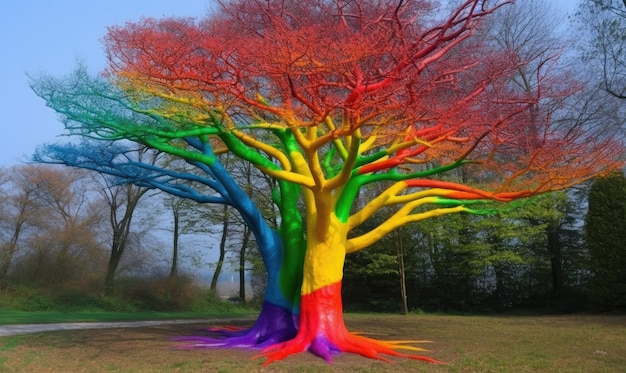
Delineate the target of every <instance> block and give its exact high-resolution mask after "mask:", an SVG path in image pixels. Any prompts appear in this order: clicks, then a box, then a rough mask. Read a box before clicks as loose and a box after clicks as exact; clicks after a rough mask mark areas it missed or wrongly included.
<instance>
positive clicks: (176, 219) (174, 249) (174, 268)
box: [170, 207, 180, 278]
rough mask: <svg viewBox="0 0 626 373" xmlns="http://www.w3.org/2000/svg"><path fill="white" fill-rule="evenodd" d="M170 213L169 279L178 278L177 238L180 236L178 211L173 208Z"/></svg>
mask: <svg viewBox="0 0 626 373" xmlns="http://www.w3.org/2000/svg"><path fill="white" fill-rule="evenodd" d="M172 213H173V214H174V232H173V236H174V237H173V239H174V242H173V243H172V267H171V268H170V278H174V277H176V276H178V237H179V236H180V228H179V223H180V222H179V219H180V217H179V215H178V209H177V208H176V207H174V208H173V209H172Z"/></svg>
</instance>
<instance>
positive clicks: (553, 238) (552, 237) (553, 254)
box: [546, 226, 563, 295]
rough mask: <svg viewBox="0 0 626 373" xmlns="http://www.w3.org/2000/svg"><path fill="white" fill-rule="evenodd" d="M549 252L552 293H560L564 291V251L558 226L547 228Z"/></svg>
mask: <svg viewBox="0 0 626 373" xmlns="http://www.w3.org/2000/svg"><path fill="white" fill-rule="evenodd" d="M546 233H547V234H548V252H549V253H550V269H551V272H552V293H553V294H554V295H559V294H560V293H561V292H562V291H563V253H562V247H561V238H560V237H559V228H558V226H550V227H548V229H547V232H546Z"/></svg>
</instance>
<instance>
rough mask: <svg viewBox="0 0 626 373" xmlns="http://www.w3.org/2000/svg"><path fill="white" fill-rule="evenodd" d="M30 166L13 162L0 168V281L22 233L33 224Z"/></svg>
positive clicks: (19, 243) (32, 193)
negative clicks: (14, 164)
mask: <svg viewBox="0 0 626 373" xmlns="http://www.w3.org/2000/svg"><path fill="white" fill-rule="evenodd" d="M32 171H34V169H33V167H29V166H19V167H18V166H15V167H11V168H8V169H4V168H3V169H0V187H2V188H1V189H0V198H1V199H2V201H4V203H2V204H0V234H1V236H0V237H2V241H0V242H1V244H0V284H3V283H5V282H6V276H7V273H8V271H9V268H10V267H11V264H12V261H13V257H14V256H15V255H16V254H17V253H18V251H19V249H20V247H21V246H23V244H22V238H23V237H22V236H23V234H24V232H25V231H27V230H28V229H29V227H30V226H31V225H32V224H33V222H32V219H31V216H32V215H33V214H34V213H35V211H36V210H35V208H34V203H33V198H34V193H35V189H34V186H33V185H32V183H30V182H29V181H28V177H29V174H31V172H32Z"/></svg>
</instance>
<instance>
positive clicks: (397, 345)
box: [254, 332, 443, 366]
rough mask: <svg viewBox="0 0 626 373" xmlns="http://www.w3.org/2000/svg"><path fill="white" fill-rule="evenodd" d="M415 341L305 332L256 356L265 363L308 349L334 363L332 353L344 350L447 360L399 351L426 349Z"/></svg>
mask: <svg viewBox="0 0 626 373" xmlns="http://www.w3.org/2000/svg"><path fill="white" fill-rule="evenodd" d="M408 343H415V342H414V341H379V340H375V339H370V338H365V337H362V336H359V335H354V334H351V333H347V332H346V333H338V334H337V335H334V336H332V338H330V339H329V338H328V337H326V336H323V335H318V336H315V337H310V338H306V337H305V336H303V335H302V334H300V335H299V336H298V337H296V338H294V339H292V340H290V341H286V342H283V343H279V344H276V345H273V346H269V347H266V348H264V349H263V350H262V351H261V353H260V354H258V355H256V356H255V357H254V358H259V357H265V358H266V360H265V362H264V364H263V366H266V365H268V364H271V363H272V362H275V361H279V360H282V359H284V358H286V357H288V356H290V355H293V354H297V353H300V352H304V351H307V350H308V351H309V352H311V353H313V354H314V355H316V356H319V357H320V358H322V359H324V360H326V361H327V362H328V363H332V361H333V360H332V356H333V355H336V354H338V353H340V352H346V353H354V354H359V355H361V356H364V357H367V358H370V359H375V360H381V361H385V362H390V360H389V359H388V358H387V357H386V356H385V355H387V356H393V357H401V358H408V359H413V360H419V361H425V362H428V363H433V364H443V362H441V361H439V360H436V359H433V358H430V357H428V356H423V355H414V354H406V353H401V352H399V351H397V350H398V349H405V350H411V351H426V350H425V349H423V348H419V347H415V346H411V345H408Z"/></svg>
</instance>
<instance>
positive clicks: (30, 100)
mask: <svg viewBox="0 0 626 373" xmlns="http://www.w3.org/2000/svg"><path fill="white" fill-rule="evenodd" d="M517 1H518V4H523V3H524V1H527V0H517ZM552 1H554V2H555V4H556V5H557V7H559V8H561V9H562V10H564V11H563V13H562V16H563V18H565V17H566V11H571V10H572V9H574V5H575V4H576V3H577V0H552ZM213 6H214V3H213V1H212V0H107V1H89V0H54V1H53V0H4V1H3V5H2V8H1V12H0V53H1V54H0V82H1V85H0V88H1V89H0V113H1V117H0V118H1V125H0V126H1V131H0V166H11V165H14V164H17V163H19V162H21V161H24V160H26V159H27V158H28V157H29V156H30V155H31V154H32V153H33V152H34V151H35V149H36V147H37V146H38V145H40V144H44V143H50V142H55V141H57V140H58V139H57V138H56V136H57V135H60V134H63V133H64V129H63V125H62V124H61V123H60V122H59V121H58V118H57V115H56V114H55V113H54V112H53V111H52V109H50V108H48V107H46V106H45V104H44V102H43V100H41V99H40V98H39V97H37V96H36V95H35V94H34V93H33V92H32V91H31V89H30V87H29V85H28V84H29V81H28V78H27V76H26V74H27V73H28V74H30V75H33V76H37V74H39V73H46V74H51V75H53V76H60V75H61V76H62V75H64V74H69V73H71V72H72V71H73V69H74V68H75V67H76V65H77V61H80V62H81V63H84V64H86V65H87V66H88V67H89V69H90V70H91V71H93V72H98V71H100V70H102V69H103V68H104V66H105V57H104V52H103V50H102V44H101V43H100V40H101V38H102V37H103V36H104V34H105V33H106V27H107V26H112V25H121V24H124V23H125V22H127V21H136V20H138V19H139V18H141V17H142V16H144V17H154V18H161V17H166V16H182V17H202V16H203V15H205V14H206V13H207V12H209V11H210V9H211V8H212V7H213Z"/></svg>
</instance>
